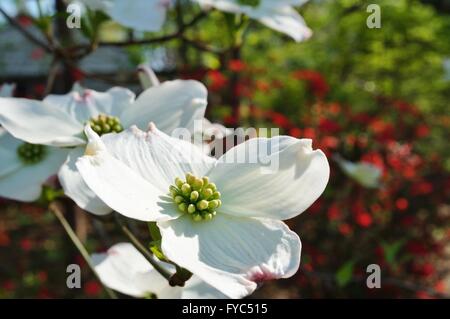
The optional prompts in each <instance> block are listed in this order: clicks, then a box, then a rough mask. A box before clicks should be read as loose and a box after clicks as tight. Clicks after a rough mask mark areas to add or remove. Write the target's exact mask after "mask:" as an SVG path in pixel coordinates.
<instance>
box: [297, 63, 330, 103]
mask: <svg viewBox="0 0 450 319" xmlns="http://www.w3.org/2000/svg"><path fill="white" fill-rule="evenodd" d="M292 77H293V78H294V79H297V80H305V81H308V83H309V85H310V88H311V90H312V92H313V94H314V95H315V96H316V97H317V98H323V97H325V95H326V94H327V93H328V91H329V90H330V88H329V86H328V83H327V82H326V81H325V79H324V77H323V76H322V74H320V73H319V72H317V71H314V70H299V71H296V72H294V73H293V75H292Z"/></svg>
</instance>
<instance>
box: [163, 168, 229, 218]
mask: <svg viewBox="0 0 450 319" xmlns="http://www.w3.org/2000/svg"><path fill="white" fill-rule="evenodd" d="M169 191H170V194H171V195H172V198H173V201H174V203H175V204H176V205H177V208H178V210H179V211H181V212H182V213H184V214H189V216H191V218H192V220H193V221H196V222H199V221H208V220H212V219H213V218H214V216H216V214H217V211H216V209H217V208H219V207H220V206H221V205H222V202H221V200H220V192H218V191H217V187H216V185H215V184H214V183H211V182H210V181H209V178H208V177H206V176H205V177H202V178H198V177H196V176H194V175H192V174H191V173H187V174H186V177H185V180H183V179H181V178H179V177H177V178H175V184H174V185H171V186H170V187H169Z"/></svg>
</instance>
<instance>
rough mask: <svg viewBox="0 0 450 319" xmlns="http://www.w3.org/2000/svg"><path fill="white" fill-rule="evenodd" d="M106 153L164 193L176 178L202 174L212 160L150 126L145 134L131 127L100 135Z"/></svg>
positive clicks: (193, 147)
mask: <svg viewBox="0 0 450 319" xmlns="http://www.w3.org/2000/svg"><path fill="white" fill-rule="evenodd" d="M102 141H104V143H105V145H106V147H107V149H108V152H109V153H111V154H112V155H113V156H114V157H116V158H117V159H119V160H120V161H121V162H122V163H124V164H125V165H127V166H128V167H130V168H131V169H132V170H134V171H135V172H136V173H137V174H139V175H140V176H142V177H143V178H145V179H146V180H147V181H148V182H150V183H152V184H153V185H155V186H156V187H157V188H158V189H159V190H160V191H161V192H163V193H164V194H166V193H168V192H169V186H170V185H171V184H173V183H174V180H175V178H176V177H184V176H185V174H186V173H187V172H192V173H193V174H195V175H197V176H203V175H205V174H206V173H207V172H208V171H209V170H210V169H211V167H212V166H213V165H214V164H215V162H216V160H215V159H213V158H210V157H208V156H206V155H204V154H203V153H202V151H201V150H200V149H199V148H198V147H196V146H194V145H193V144H191V143H190V142H187V141H183V140H180V139H176V138H173V137H170V136H168V135H166V134H164V133H163V132H161V131H159V130H158V129H156V128H155V127H154V126H152V129H151V130H150V131H148V132H143V131H140V130H139V129H138V128H136V127H132V128H130V129H128V130H126V131H124V132H122V133H120V134H107V135H104V136H102Z"/></svg>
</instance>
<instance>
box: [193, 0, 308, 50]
mask: <svg viewBox="0 0 450 319" xmlns="http://www.w3.org/2000/svg"><path fill="white" fill-rule="evenodd" d="M195 1H196V2H198V3H199V4H200V5H202V6H206V7H208V6H212V7H215V8H216V9H218V10H221V11H225V12H231V13H242V14H246V15H248V16H249V17H251V18H252V19H256V20H259V21H260V22H261V23H263V24H264V25H266V26H267V27H269V28H271V29H273V30H276V31H279V32H282V33H284V34H287V35H288V36H290V37H292V38H293V39H294V40H295V41H298V42H299V41H303V40H306V39H308V38H309V37H311V35H312V31H311V30H310V29H309V28H308V27H307V25H306V23H305V21H304V20H303V18H302V17H301V16H300V15H299V14H298V12H297V11H295V9H294V8H293V7H292V6H300V5H303V4H304V3H305V2H307V1H305V0H281V1H273V0H262V1H261V3H260V5H258V6H250V5H241V4H239V3H237V1H235V0H195Z"/></svg>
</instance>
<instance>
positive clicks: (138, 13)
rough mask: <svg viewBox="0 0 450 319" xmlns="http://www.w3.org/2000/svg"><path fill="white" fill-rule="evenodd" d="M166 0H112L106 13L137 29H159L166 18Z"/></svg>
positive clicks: (167, 4)
mask: <svg viewBox="0 0 450 319" xmlns="http://www.w3.org/2000/svg"><path fill="white" fill-rule="evenodd" d="M169 4H170V1H169V3H168V1H167V0H165V1H163V0H133V1H123V0H113V4H112V5H111V6H110V7H109V8H108V10H107V13H108V14H109V15H110V16H111V18H113V19H114V20H115V21H117V22H119V23H120V24H122V25H124V26H126V27H129V28H132V29H135V30H138V31H159V30H160V29H161V27H162V26H163V24H164V22H165V20H166V11H167V7H168V6H169Z"/></svg>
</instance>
